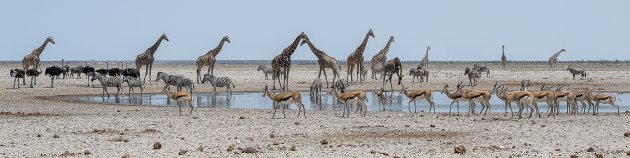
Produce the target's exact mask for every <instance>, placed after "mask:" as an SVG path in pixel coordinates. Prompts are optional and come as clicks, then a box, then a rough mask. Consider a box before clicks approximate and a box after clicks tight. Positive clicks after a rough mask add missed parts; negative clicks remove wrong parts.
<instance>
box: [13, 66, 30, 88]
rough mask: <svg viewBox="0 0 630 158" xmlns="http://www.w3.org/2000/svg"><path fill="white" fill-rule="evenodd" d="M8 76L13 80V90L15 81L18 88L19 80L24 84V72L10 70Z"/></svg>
mask: <svg viewBox="0 0 630 158" xmlns="http://www.w3.org/2000/svg"><path fill="white" fill-rule="evenodd" d="M9 74H10V75H11V77H13V78H15V79H13V88H15V82H16V81H17V85H18V88H20V78H21V79H22V81H23V82H26V81H24V78H25V76H24V75H25V72H24V70H22V69H13V70H11V72H9Z"/></svg>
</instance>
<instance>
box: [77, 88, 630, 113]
mask: <svg viewBox="0 0 630 158" xmlns="http://www.w3.org/2000/svg"><path fill="white" fill-rule="evenodd" d="M300 94H301V95H302V103H303V104H304V106H305V107H306V109H307V110H325V111H341V110H342V109H343V105H344V104H342V103H337V101H336V98H335V97H334V96H333V95H329V94H325V93H322V94H320V95H319V96H320V97H316V96H310V95H309V93H308V92H301V93H300ZM387 95H388V96H387V99H386V101H385V104H386V105H385V110H387V111H401V112H408V105H409V99H408V98H407V97H405V96H402V95H401V94H399V93H398V92H394V93H391V92H390V93H387ZM615 95H616V96H617V98H618V101H617V104H618V105H620V110H621V112H623V111H626V110H630V106H628V104H626V103H625V102H624V101H626V100H630V94H629V93H615ZM70 97H71V98H73V99H78V100H80V101H86V102H97V103H102V102H106V103H115V104H123V105H145V106H177V104H176V103H175V101H173V100H171V101H167V97H166V95H163V94H144V95H143V96H142V97H141V96H140V95H139V94H131V96H126V95H125V96H120V97H118V98H115V97H114V96H112V97H111V98H109V99H107V98H101V96H100V95H95V96H70ZM367 98H368V102H367V103H366V104H367V106H368V111H378V110H379V108H380V106H379V104H378V100H377V98H376V95H375V94H374V93H372V92H369V93H367ZM451 101H452V100H451V99H449V98H448V97H446V95H444V94H441V93H440V92H439V91H434V92H433V102H434V103H435V107H436V111H437V112H448V111H449V104H450V103H451ZM192 103H193V106H195V107H201V108H241V109H243V108H244V109H271V108H272V102H271V100H270V99H269V98H268V97H263V96H262V92H243V93H234V94H232V95H230V94H226V93H218V94H214V93H194V94H193V101H192ZM490 104H492V112H504V110H505V106H504V105H503V102H502V101H501V100H500V99H498V98H497V97H496V96H493V98H492V100H491V101H490ZM416 105H417V111H418V112H421V111H428V109H429V108H428V103H427V102H426V101H425V100H419V101H416ZM459 105H460V112H461V113H466V112H467V111H468V102H467V101H460V103H459ZM538 105H539V109H540V111H541V112H546V111H547V109H548V106H547V104H546V103H538ZM578 105H579V108H580V109H581V107H582V106H581V104H580V103H578ZM411 106H412V107H411V111H412V112H413V111H414V107H413V103H411ZM353 107H354V106H353ZM290 108H291V109H295V108H296V107H295V106H294V105H291V106H290ZM452 108H453V109H452V110H453V112H457V108H456V104H453V107H452ZM512 108H513V109H514V110H516V109H517V106H516V105H512ZM475 109H476V110H475V111H477V112H479V110H481V106H479V104H477V106H476V108H475ZM616 110H617V109H616V108H614V107H613V106H610V105H601V106H600V112H616ZM508 111H509V109H508ZM560 112H566V102H561V103H560Z"/></svg>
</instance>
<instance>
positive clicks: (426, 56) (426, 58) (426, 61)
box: [420, 47, 431, 68]
mask: <svg viewBox="0 0 630 158" xmlns="http://www.w3.org/2000/svg"><path fill="white" fill-rule="evenodd" d="M430 50H431V47H427V51H426V52H425V53H424V58H422V62H420V65H422V68H427V67H428V66H429V51H430Z"/></svg>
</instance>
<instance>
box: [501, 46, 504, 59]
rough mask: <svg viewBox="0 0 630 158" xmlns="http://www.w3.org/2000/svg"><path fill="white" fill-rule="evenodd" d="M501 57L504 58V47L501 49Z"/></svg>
mask: <svg viewBox="0 0 630 158" xmlns="http://www.w3.org/2000/svg"><path fill="white" fill-rule="evenodd" d="M501 55H502V56H504V57H505V47H502V48H501Z"/></svg>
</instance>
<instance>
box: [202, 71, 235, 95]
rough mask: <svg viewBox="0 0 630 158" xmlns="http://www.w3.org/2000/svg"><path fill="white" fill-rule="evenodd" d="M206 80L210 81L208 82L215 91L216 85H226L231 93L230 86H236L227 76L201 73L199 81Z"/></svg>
mask: <svg viewBox="0 0 630 158" xmlns="http://www.w3.org/2000/svg"><path fill="white" fill-rule="evenodd" d="M206 82H210V84H211V85H212V87H213V88H214V92H215V93H216V92H217V87H226V90H227V92H229V93H230V94H232V88H230V86H232V87H233V88H236V87H235V86H234V84H233V83H232V80H231V79H230V78H229V77H214V76H213V75H210V74H205V75H203V80H201V83H206Z"/></svg>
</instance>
